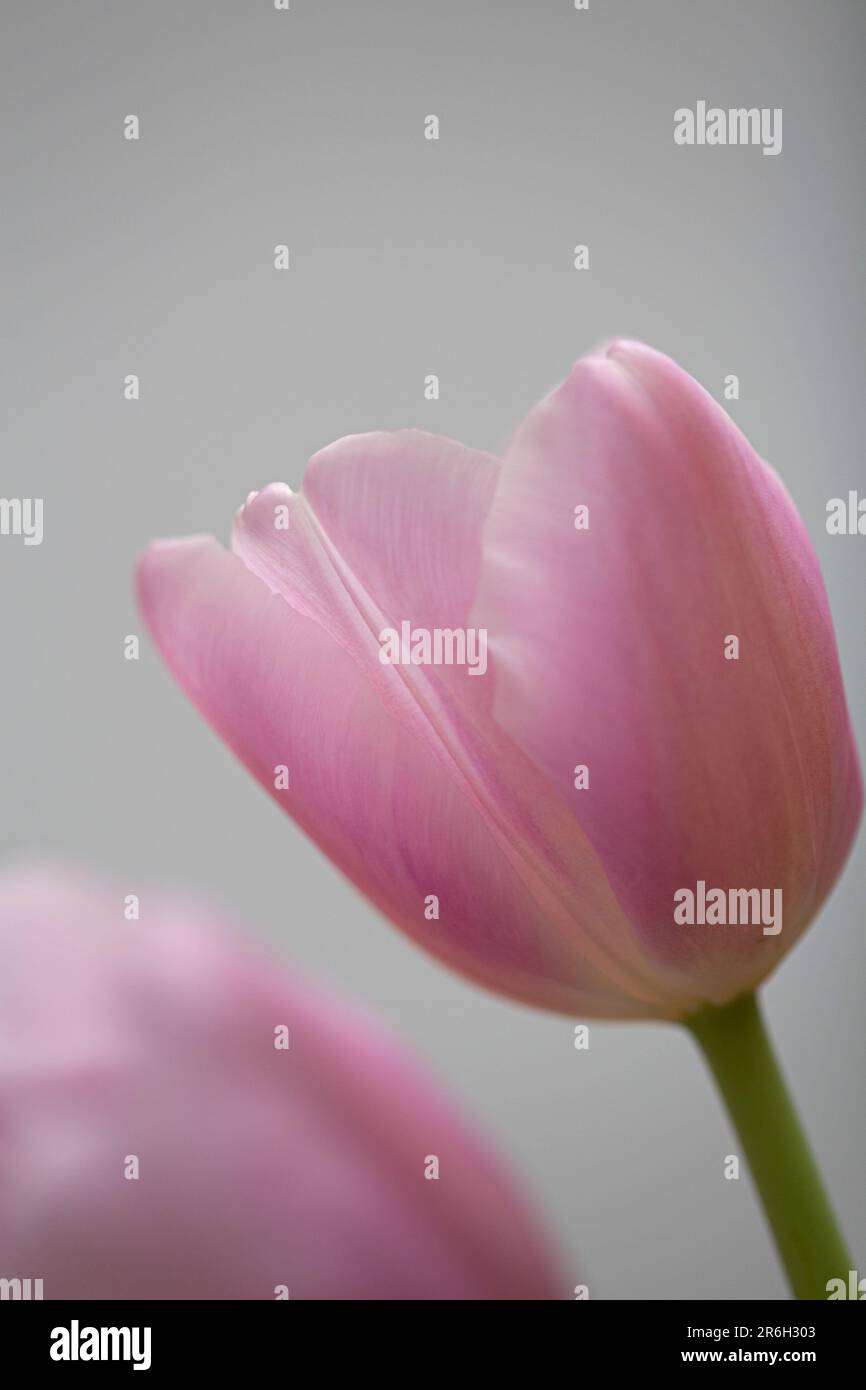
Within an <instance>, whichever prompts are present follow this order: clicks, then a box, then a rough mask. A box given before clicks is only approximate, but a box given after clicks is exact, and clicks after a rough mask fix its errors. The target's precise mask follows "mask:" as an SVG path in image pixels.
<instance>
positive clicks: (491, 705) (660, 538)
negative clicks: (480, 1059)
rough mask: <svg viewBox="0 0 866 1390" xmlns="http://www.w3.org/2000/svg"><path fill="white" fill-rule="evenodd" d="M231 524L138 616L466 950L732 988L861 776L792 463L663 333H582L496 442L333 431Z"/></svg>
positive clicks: (683, 1011)
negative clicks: (680, 912) (559, 379)
mask: <svg viewBox="0 0 866 1390" xmlns="http://www.w3.org/2000/svg"><path fill="white" fill-rule="evenodd" d="M233 549H234V554H229V553H227V552H226V551H225V550H223V549H222V548H221V547H220V546H219V545H218V544H217V543H216V542H215V541H214V540H212V539H210V538H207V537H193V538H190V539H186V540H179V541H170V542H163V543H159V544H156V545H154V546H152V547H151V548H150V549H149V550H148V551H147V553H146V554H145V556H144V557H143V560H142V562H141V565H140V570H139V593H140V602H141V607H142V611H143V613H144V615H145V618H146V620H147V622H148V624H149V627H150V629H151V632H152V634H153V636H154V639H155V641H156V643H157V646H158V647H159V649H160V651H161V653H162V655H163V657H164V658H165V660H166V662H167V664H168V666H169V667H170V669H171V671H172V672H173V674H174V676H175V677H176V679H177V680H178V681H179V683H180V684H181V685H182V686H183V688H184V689H185V690H186V692H187V694H188V695H189V696H190V698H191V699H192V700H193V701H194V702H195V703H196V705H197V706H198V708H199V709H200V710H201V711H202V713H203V714H204V715H205V716H206V718H207V719H208V720H209V721H210V722H211V724H212V725H213V726H214V728H215V729H216V730H217V731H218V732H219V733H220V734H221V735H222V736H223V738H224V739H225V740H226V741H227V742H228V743H229V744H230V745H231V747H232V748H233V749H234V750H235V751H236V753H237V754H238V755H239V756H240V757H241V758H242V760H243V761H244V762H245V763H246V765H247V766H248V767H249V768H250V770H251V771H252V772H253V773H254V774H255V776H256V777H258V778H259V780H260V781H261V782H262V784H263V785H264V786H265V787H266V788H267V789H268V790H269V791H270V792H271V793H272V795H273V796H274V797H275V798H276V800H278V801H279V803H280V804H281V805H282V806H283V807H284V808H285V809H286V810H287V811H288V812H289V813H290V814H291V815H293V816H294V817H295V818H296V820H297V821H298V822H299V824H300V825H301V826H302V827H303V828H304V829H305V830H306V831H307V832H308V833H309V834H310V835H311V836H312V837H313V838H314V839H315V840H316V841H317V843H318V844H319V845H320V846H321V847H322V848H323V849H324V850H325V852H326V853H327V854H329V855H330V856H331V858H332V859H333V860H334V861H335V862H336V863H337V864H338V865H339V866H340V868H341V869H342V870H343V871H344V872H345V873H346V874H347V875H348V876H349V877H350V878H351V879H352V880H353V882H354V883H355V884H356V885H357V886H358V887H359V888H361V889H362V890H363V892H365V893H366V894H367V895H368V897H370V898H371V899H372V900H373V901H374V902H375V903H377V904H378V906H379V907H380V908H381V909H382V910H383V911H384V912H385V913H387V914H388V915H389V916H390V917H391V918H392V919H393V921H394V922H396V923H397V924H398V925H399V926H401V927H402V928H403V929H404V930H405V931H407V932H408V933H409V934H410V935H411V936H412V937H414V939H415V940H416V941H418V942H419V943H420V944H421V945H422V946H424V947H425V948H426V949H428V950H430V951H432V952H435V953H436V954H437V955H439V956H440V957H442V958H443V959H444V960H446V961H447V962H448V963H449V964H451V965H452V966H454V967H455V968H457V969H460V970H462V971H464V972H465V973H466V974H468V975H470V976H472V977H473V978H475V979H478V980H481V981H483V982H484V983H486V984H487V985H489V986H491V987H493V988H496V989H500V990H502V991H504V992H506V993H509V994H511V995H514V996H516V997H518V998H521V999H524V1000H527V1001H529V1002H532V1003H535V1004H540V1005H542V1006H546V1007H550V1008H556V1009H561V1010H564V1011H566V1012H570V1013H579V1014H583V1015H590V1016H593V1015H594V1016H602V1017H605V1016H607V1017H636V1018H669V1019H679V1018H685V1017H688V1016H689V1015H691V1014H693V1013H694V1012H695V1011H697V1010H699V1009H700V1008H702V1007H703V1006H705V1005H708V1004H709V1005H722V1004H726V1003H728V1002H730V1001H732V1000H734V999H736V998H738V997H739V996H741V995H744V994H745V993H747V992H749V991H751V990H753V989H754V988H755V987H756V986H757V985H758V984H759V983H760V982H761V980H762V979H763V978H764V977H765V976H766V975H767V974H768V972H769V971H770V970H771V969H772V968H773V966H774V965H775V964H776V963H777V961H778V960H779V958H780V957H781V955H782V954H783V953H784V952H785V951H786V950H787V949H789V948H790V946H791V945H792V944H793V943H794V942H795V941H796V940H797V938H798V937H799V935H800V934H801V933H802V931H803V930H804V928H805V927H806V926H807V924H808V923H809V921H810V920H811V919H812V917H813V916H814V914H815V913H816V911H817V910H818V908H819V907H820V905H821V903H822V902H823V900H824V899H825V897H826V896H827V894H828V892H829V891H830V889H831V887H832V885H833V883H834V880H835V878H836V876H837V875H838V873H839V871H840V868H841V866H842V864H843V862H844V859H845V856H846V854H847V852H848V849H849V847H850V844H851V841H852V838H853V835H854V831H855V827H856V824H857V820H858V817H859V813H860V805H861V784H860V775H859V769H858V764H857V756H856V752H855V749H854V745H853V742H852V736H851V730H850V727H849V721H848V714H847V709H846V704H845V697H844V693H843V689H842V681H841V676H840V670H839V663H838V658H837V653H836V646H835V640H834V636H833V630H832V625H831V620H830V614H829V611H828V607H827V601H826V596H825V593H824V588H823V584H822V581H821V576H820V573H819V570H818V566H817V562H816V559H815V556H814V553H813V551H812V548H811V545H810V543H809V540H808V537H807V535H806V531H805V529H804V527H803V525H802V523H801V521H800V519H799V517H798V515H797V512H796V510H795V508H794V505H793V503H792V502H791V499H790V498H789V496H788V494H787V493H786V491H785V489H784V488H783V486H782V485H781V483H780V481H779V479H778V478H777V477H776V475H775V474H774V473H773V472H772V471H771V469H770V468H768V467H767V466H766V465H765V464H764V463H763V462H762V461H761V460H760V459H759V458H758V457H757V455H756V454H755V453H754V451H753V450H752V449H751V447H750V446H749V444H748V443H747V442H746V440H745V439H744V438H743V436H742V434H741V433H740V432H739V431H738V430H737V429H736V427H735V426H734V425H733V424H732V423H731V421H730V419H729V418H728V416H727V415H726V414H725V412H724V411H723V410H722V409H721V408H720V407H719V406H718V405H717V404H716V403H715V402H714V401H713V400H712V399H711V398H710V397H709V396H708V395H707V394H706V392H704V391H703V390H702V389H701V387H699V386H698V385H697V383H696V382H695V381H693V380H692V378H691V377H689V376H688V375H687V374H686V373H685V372H683V371H682V370H681V369H680V368H679V367H677V366H676V365H675V364H674V363H673V362H671V361H670V360H669V359H667V358H665V357H663V356H662V355H661V354H659V353H657V352H654V351H652V350H651V349H649V348H646V347H643V346H641V345H640V344H635V343H629V342H624V343H616V344H613V345H611V346H610V347H608V348H606V349H604V350H603V351H601V352H599V353H598V354H596V355H594V356H591V357H588V358H586V359H584V360H582V361H580V362H578V363H577V365H576V366H575V367H574V369H573V371H572V373H571V375H570V376H569V377H568V379H567V380H566V381H565V382H564V384H563V385H562V386H560V387H559V388H558V389H557V390H556V391H554V392H553V393H552V394H551V395H550V396H548V397H547V398H546V399H545V400H543V401H542V402H541V404H540V405H538V406H537V407H536V408H535V409H534V410H533V411H531V412H530V414H529V416H528V417H527V419H526V420H525V421H524V423H523V424H522V425H521V427H520V428H519V429H518V431H517V433H516V436H515V438H514V440H513V442H512V444H511V447H510V448H509V450H508V451H507V453H506V456H505V459H504V462H503V463H502V464H500V463H499V462H498V461H497V460H496V459H494V458H492V457H490V456H489V455H487V454H482V453H478V452H477V451H475V450H472V449H467V448H464V447H463V446H461V445H459V444H456V443H453V442H451V441H449V440H445V439H439V438H434V437H432V436H429V435H425V434H420V433H416V432H404V433H398V434H371V435H360V436H352V437H349V438H346V439H343V440H340V441H339V442H338V443H336V444H333V445H331V446H330V448H327V449H325V450H323V451H322V452H321V453H319V454H317V455H316V456H315V457H314V458H313V459H312V461H311V462H310V464H309V466H308V468H307V472H306V476H305V478H304V484H303V490H302V492H300V493H299V494H296V495H295V494H292V493H291V491H290V489H289V488H288V487H286V486H284V485H282V484H275V485H272V486H270V487H268V488H266V489H265V490H264V491H263V492H260V493H258V494H257V495H254V496H252V497H251V499H250V500H249V501H248V503H247V505H246V506H245V507H244V508H243V510H242V511H241V513H240V514H239V516H238V518H237V522H236V526H235V530H234V537H233ZM387 634H391V635H387ZM437 634H439V636H438V637H437ZM442 634H445V635H444V636H442ZM732 639H735V640H734V641H732ZM461 641H462V642H463V649H464V653H463V654H464V660H463V662H462V663H461V662H460V660H459V657H460V642H461ZM437 643H438V647H437ZM425 644H426V645H425ZM437 651H438V654H439V657H440V658H441V661H440V664H437V659H436V653H437ZM449 653H450V655H451V657H454V656H455V653H456V657H457V659H456V660H455V661H453V662H452V663H451V664H449V663H448V655H449ZM702 886H703V887H702ZM761 890H764V891H766V892H767V893H773V894H776V893H778V894H779V895H780V896H779V898H778V902H779V903H781V904H783V909H782V911H783V917H782V915H779V916H778V917H777V919H776V920H774V921H773V923H772V924H770V925H769V929H768V923H767V920H766V917H765V918H763V919H760V920H755V910H754V908H752V909H751V912H752V915H751V918H750V919H749V920H747V921H745V922H744V921H742V920H740V921H735V922H730V921H728V922H726V923H725V924H724V925H723V926H720V925H718V922H717V921H716V922H714V921H713V918H712V915H710V916H709V919H708V920H707V921H702V920H700V918H701V916H702V909H701V908H698V910H697V911H696V914H695V920H694V921H688V920H687V921H685V922H684V921H683V920H677V918H676V916H675V905H676V903H677V901H678V899H677V896H676V895H677V894H678V893H680V892H683V891H687V892H689V893H692V894H693V895H694V896H695V899H696V900H700V901H701V902H702V899H701V898H700V895H701V893H702V892H703V891H705V892H707V893H709V892H719V893H721V894H723V895H724V896H725V897H726V898H727V895H728V894H729V893H731V892H737V893H743V894H750V893H754V892H758V893H760V891H761ZM751 901H752V900H751V899H748V898H746V899H744V903H749V902H751ZM774 901H776V900H775V899H774Z"/></svg>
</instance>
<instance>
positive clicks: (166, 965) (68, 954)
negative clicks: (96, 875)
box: [0, 869, 564, 1299]
mask: <svg viewBox="0 0 866 1390" xmlns="http://www.w3.org/2000/svg"><path fill="white" fill-rule="evenodd" d="M124 892H125V890H123V889H122V888H121V887H120V886H119V885H116V884H109V883H105V882H97V881H95V880H94V879H93V878H92V877H90V876H89V875H85V874H83V873H81V872H72V871H69V870H62V871H61V870H58V869H52V870H45V869H43V870H41V871H37V870H35V869H26V870H17V871H14V872H13V871H8V870H7V871H6V872H4V873H3V874H2V875H0V1136H2V1142H0V1270H2V1271H3V1274H4V1277H7V1276H8V1277H21V1278H25V1277H26V1278H31V1279H32V1278H39V1279H41V1280H42V1281H43V1294H44V1297H45V1298H46V1299H64V1298H67V1299H105V1298H123V1299H127V1298H142V1299H150V1298H157V1299H162V1298H165V1299H173V1298H184V1299H186V1298H206V1299H210V1298H222V1299H238V1298H240V1299H273V1298H275V1297H277V1296H279V1295H278V1290H281V1289H287V1291H288V1296H289V1297H290V1298H292V1299H299V1298H300V1299H307V1298H315V1299H406V1298H419V1299H432V1298H436V1299H440V1298H445V1299H448V1298H458V1299H464V1298H467V1299H539V1298H557V1297H562V1296H564V1290H563V1289H562V1288H561V1287H560V1284H559V1282H558V1277H557V1274H556V1272H555V1269H554V1266H553V1264H552V1262H551V1259H550V1256H549V1253H548V1250H547V1248H546V1244H545V1241H544V1239H543V1237H542V1236H541V1234H540V1233H539V1230H538V1228H537V1226H536V1224H535V1221H534V1219H533V1218H532V1216H531V1215H530V1214H529V1213H528V1211H527V1209H526V1207H525V1206H524V1203H523V1201H522V1199H521V1198H520V1196H519V1195H518V1193H517V1192H516V1190H515V1188H514V1187H513V1186H512V1184H511V1183H510V1182H509V1180H508V1179H507V1178H506V1177H505V1176H504V1175H503V1173H502V1171H501V1170H500V1167H499V1164H498V1162H497V1161H496V1160H495V1159H494V1158H493V1157H492V1155H491V1154H490V1152H489V1151H488V1149H487V1147H486V1146H485V1145H484V1144H483V1143H482V1142H481V1141H480V1140H479V1139H478V1138H477V1137H476V1136H475V1134H474V1133H473V1132H472V1129H471V1128H470V1127H469V1126H468V1125H467V1124H466V1123H465V1122H464V1121H463V1120H462V1119H461V1118H460V1117H459V1116H458V1115H457V1114H456V1113H455V1111H454V1110H453V1108H452V1107H451V1105H450V1104H449V1103H447V1102H446V1101H445V1100H444V1099H443V1098H442V1096H441V1095H440V1094H439V1092H438V1090H437V1088H436V1087H435V1086H433V1085H432V1083H431V1082H430V1081H429V1080H428V1079H427V1078H426V1077H425V1076H424V1074H423V1073H422V1072H421V1070H420V1069H419V1068H418V1067H417V1066H416V1065H415V1064H414V1063H412V1062H411V1061H409V1060H408V1059H407V1058H406V1057H405V1056H404V1055H403V1053H402V1052H401V1050H400V1049H399V1048H398V1047H397V1046H396V1045H395V1043H394V1042H393V1041H392V1040H391V1039H390V1038H389V1037H388V1036H387V1035H386V1034H385V1033H384V1032H383V1031H382V1030H381V1029H380V1028H379V1027H378V1025H375V1024H373V1023H372V1022H371V1021H370V1020H369V1019H368V1018H367V1017H366V1016H365V1015H363V1014H361V1013H360V1012H359V1011H358V1010H356V1009H355V1008H353V1007H350V1006H348V1005H347V1004H345V1003H343V1002H342V1001H339V1000H337V999H335V998H334V997H333V996H331V995H329V994H328V993H326V992H324V991H323V990H321V989H320V988H319V987H318V986H313V985H311V984H309V983H307V982H304V981H303V980H300V979H298V978H297V977H295V976H292V975H289V974H288V973H286V972H284V971H282V970H281V969H279V968H278V967H275V966H274V963H273V962H272V961H269V960H263V959H260V958H259V957H258V956H257V955H256V954H255V953H253V952H252V951H250V950H248V949H247V948H246V947H244V946H241V945H240V944H238V943H237V942H236V941H235V940H233V939H232V937H231V936H230V935H228V934H227V933H226V931H225V929H224V928H223V926H222V924H221V923H220V921H219V920H218V919H217V918H216V916H215V915H214V913H213V912H211V911H210V910H206V909H204V908H203V907H201V906H200V905H195V904H193V903H191V902H189V901H187V900H185V899H180V898H173V899H168V898H166V897H160V896H158V895H156V894H154V893H146V894H143V895H142V900H141V916H140V920H138V921H137V922H128V921H125V920H124V915H123V905H124ZM281 1028H286V1029H287V1030H288V1034H287V1039H288V1047H287V1048H284V1047H281V1048H276V1047H275V1045H274V1044H275V1038H276V1036H277V1032H276V1030H278V1029H281ZM434 1156H435V1157H436V1158H437V1159H438V1163H439V1178H438V1180H437V1181H429V1180H427V1179H425V1176H424V1173H425V1167H429V1160H430V1158H431V1157H434ZM132 1159H135V1160H137V1163H138V1177H137V1178H136V1177H128V1176H125V1174H128V1173H132V1172H134V1171H135V1169H134V1167H133V1165H132V1163H131V1160H132Z"/></svg>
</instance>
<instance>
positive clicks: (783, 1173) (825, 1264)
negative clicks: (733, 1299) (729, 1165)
mask: <svg viewBox="0 0 866 1390" xmlns="http://www.w3.org/2000/svg"><path fill="white" fill-rule="evenodd" d="M685 1022H686V1026H687V1027H688V1028H689V1029H690V1030H691V1032H692V1033H693V1035H694V1037H695V1039H696V1040H697V1042H698V1045H699V1046H700V1048H701V1050H702V1051H703V1054H704V1057H705V1058H706V1060H707V1063H708V1065H709V1068H710V1070H711V1072H712V1073H713V1076H714V1077H715V1080H716V1085H717V1086H718V1088H719V1090H720V1092H721V1094H722V1098H723V1099H724V1101H725V1104H726V1105H727V1108H728V1112H729V1114H730V1116H731V1119H732V1120H733V1123H734V1125H735V1126H736V1129H737V1132H738V1134H739V1136H740V1139H741V1140H742V1143H743V1146H744V1148H745V1151H746V1156H747V1158H748V1160H749V1166H750V1168H751V1170H752V1175H753V1177H754V1179H755V1183H756V1185H757V1188H758V1192H759V1193H760V1196H761V1200H762V1202H763V1204H764V1211H765V1212H766V1216H767V1221H768V1222H769V1225H770V1228H771V1229H772V1232H773V1235H774V1236H775V1239H776V1245H777V1246H778V1249H779V1254H780V1256H781V1258H782V1263H783V1264H784V1266H785V1269H786V1271H787V1274H788V1279H789V1281H790V1284H791V1289H792V1291H793V1294H794V1297H795V1298H820V1299H825V1298H826V1297H827V1281H828V1280H829V1279H842V1280H844V1281H845V1285H846V1288H847V1284H848V1271H849V1270H851V1269H853V1268H854V1263H853V1261H852V1259H851V1256H850V1255H849V1253H848V1250H847V1248H846V1246H845V1242H844V1240H843V1239H842V1235H841V1233H840V1231H839V1228H838V1226H837V1224H836V1218H835V1216H834V1215H833V1210H832V1208H831V1206H830V1202H829V1199H828V1197H827V1193H826V1192H825V1190H824V1184H823V1182H822V1181H821V1175H820V1173H819V1172H818V1169H817V1167H816V1166H815V1160H814V1158H813V1157H812V1151H811V1149H810V1148H809V1144H808V1141H807V1139H806V1137H805V1135H804V1133H803V1131H802V1129H801V1127H800V1121H799V1119H798V1118H797V1113H796V1111H795V1109H794V1106H793V1103H792V1101H791V1097H790V1094H789V1092H788V1088H787V1086H786V1084H785V1078H784V1077H783V1075H782V1073H781V1071H780V1069H779V1064H778V1062H777V1061H776V1056H775V1053H774V1052H773V1048H772V1045H771V1043H770V1040H769V1038H768V1036H767V1033H766V1030H765V1028H764V1021H763V1018H762V1016H761V1012H760V1009H759V1008H758V1003H757V1000H756V999H755V996H754V995H753V994H749V995H746V996H745V997H744V998H742V999H737V1000H736V1001H735V1002H734V1003H733V1004H727V1005H725V1006H724V1007H723V1008H720V1009H717V1008H714V1007H709V1008H705V1009H701V1011H700V1012H699V1013H697V1014H693V1015H692V1017H691V1018H688V1019H686V1020H685Z"/></svg>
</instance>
